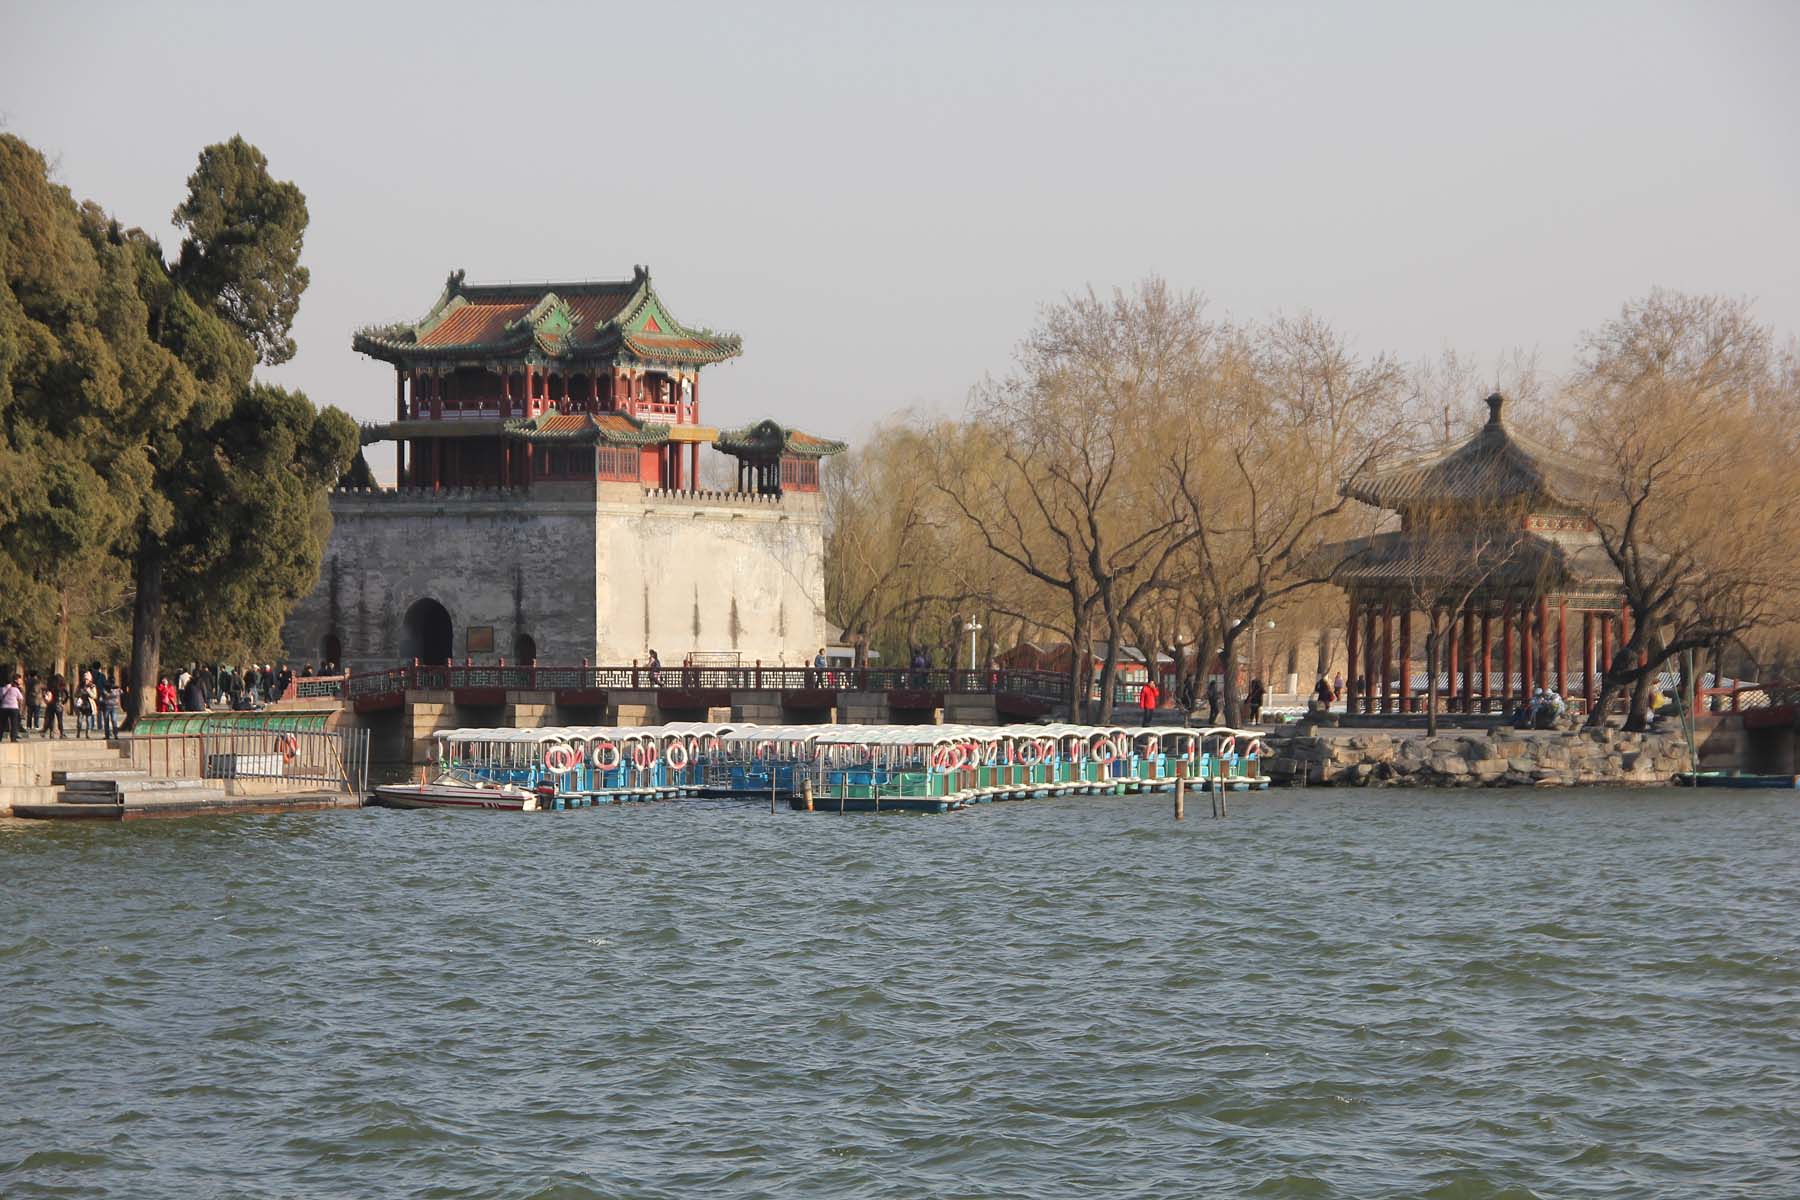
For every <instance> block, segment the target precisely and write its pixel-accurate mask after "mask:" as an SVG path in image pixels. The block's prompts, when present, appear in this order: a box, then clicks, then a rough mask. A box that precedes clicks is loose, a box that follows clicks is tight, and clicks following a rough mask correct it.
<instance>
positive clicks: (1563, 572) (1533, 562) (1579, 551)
mask: <svg viewBox="0 0 1800 1200" xmlns="http://www.w3.org/2000/svg"><path fill="white" fill-rule="evenodd" d="M1321 553H1322V554H1324V555H1326V556H1328V557H1330V558H1332V559H1337V558H1339V557H1341V558H1342V559H1343V560H1344V563H1345V565H1344V567H1343V568H1342V569H1341V570H1340V571H1339V572H1338V575H1337V583H1338V584H1339V585H1340V586H1343V587H1347V588H1358V587H1360V588H1377V589H1378V588H1381V587H1384V586H1393V587H1405V588H1409V589H1418V588H1423V589H1425V590H1429V589H1430V588H1431V587H1432V586H1433V585H1434V584H1435V583H1438V582H1441V583H1442V584H1443V585H1444V586H1445V587H1446V588H1449V587H1452V586H1460V585H1463V584H1467V583H1470V582H1473V581H1476V580H1479V584H1480V590H1482V591H1487V592H1505V591H1528V592H1531V593H1534V594H1536V593H1542V592H1581V591H1599V592H1607V593H1611V592H1616V591H1617V590H1618V589H1619V572H1618V570H1617V568H1615V567H1614V566H1613V564H1612V560H1611V559H1610V558H1608V557H1607V555H1606V551H1605V549H1604V547H1602V546H1601V544H1600V540H1599V538H1598V537H1597V536H1595V535H1594V534H1592V533H1583V532H1570V533H1540V532H1535V531H1531V530H1526V529H1518V528H1502V529H1495V528H1491V527H1490V528H1486V529H1482V528H1471V529H1457V530H1447V529H1438V530H1433V531H1430V532H1420V531H1417V530H1399V529H1397V530H1392V531H1390V532H1387V533H1378V534H1375V535H1373V536H1371V537H1364V538H1354V539H1352V540H1350V541H1347V542H1338V543H1336V544H1334V545H1332V546H1329V547H1325V548H1324V549H1323V550H1322V551H1321Z"/></svg>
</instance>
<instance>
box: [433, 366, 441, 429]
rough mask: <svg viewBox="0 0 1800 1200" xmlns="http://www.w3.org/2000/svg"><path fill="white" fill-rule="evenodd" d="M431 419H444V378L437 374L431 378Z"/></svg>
mask: <svg viewBox="0 0 1800 1200" xmlns="http://www.w3.org/2000/svg"><path fill="white" fill-rule="evenodd" d="M431 419H432V420H434V421H441V420H443V419H444V377H443V376H442V375H439V374H437V373H436V372H433V373H432V376H431Z"/></svg>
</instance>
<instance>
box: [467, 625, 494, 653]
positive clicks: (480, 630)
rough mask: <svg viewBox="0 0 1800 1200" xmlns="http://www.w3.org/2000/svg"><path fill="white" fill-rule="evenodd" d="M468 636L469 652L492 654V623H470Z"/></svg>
mask: <svg viewBox="0 0 1800 1200" xmlns="http://www.w3.org/2000/svg"><path fill="white" fill-rule="evenodd" d="M468 636H469V653H470V654H492V653H493V652H494V627H493V626H492V625H471V626H469V635H468Z"/></svg>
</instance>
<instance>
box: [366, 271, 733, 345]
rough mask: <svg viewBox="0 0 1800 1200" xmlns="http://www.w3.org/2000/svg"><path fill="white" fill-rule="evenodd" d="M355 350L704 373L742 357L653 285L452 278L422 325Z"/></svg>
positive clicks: (638, 279)
mask: <svg viewBox="0 0 1800 1200" xmlns="http://www.w3.org/2000/svg"><path fill="white" fill-rule="evenodd" d="M350 344H351V346H352V348H353V349H355V350H357V351H359V352H360V353H363V354H367V355H369V356H370V357H371V358H378V359H381V360H383V361H385V362H393V363H398V364H402V365H407V364H412V363H418V362H444V361H453V362H466V361H469V360H496V359H498V360H513V361H533V362H549V361H565V360H566V361H580V362H608V363H611V362H634V363H638V362H641V363H649V364H657V365H665V366H702V365H705V364H707V363H714V362H720V361H722V360H724V359H727V358H734V357H736V356H737V355H739V354H741V353H743V342H742V339H740V338H739V337H738V336H737V335H736V334H722V333H714V332H712V331H711V330H706V329H694V328H690V327H688V326H686V325H683V324H681V323H680V322H679V321H677V320H676V319H675V317H674V316H673V315H672V314H671V313H670V312H669V310H668V308H667V307H666V306H665V305H664V304H663V302H662V299H661V297H659V296H658V295H657V294H656V290H655V289H654V288H653V287H651V285H650V269H649V268H648V267H637V268H635V269H634V271H633V273H632V276H631V278H630V279H621V280H587V281H579V282H570V283H498V284H472V283H465V282H464V279H463V272H461V271H455V272H452V273H451V275H450V277H449V279H448V280H446V281H445V283H444V290H443V293H442V294H441V295H439V296H438V298H437V302H436V303H434V304H433V305H432V306H431V311H430V312H428V313H426V314H425V316H424V317H422V318H420V319H419V320H418V321H415V322H412V323H410V324H408V323H400V324H396V325H383V326H374V327H370V328H368V329H364V330H361V331H359V332H358V333H357V334H356V335H355V336H354V337H352V338H351V341H350Z"/></svg>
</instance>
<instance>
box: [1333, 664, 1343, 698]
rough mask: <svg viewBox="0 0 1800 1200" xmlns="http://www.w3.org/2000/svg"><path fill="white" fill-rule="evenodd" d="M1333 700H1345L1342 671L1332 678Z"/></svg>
mask: <svg viewBox="0 0 1800 1200" xmlns="http://www.w3.org/2000/svg"><path fill="white" fill-rule="evenodd" d="M1331 698H1332V699H1333V700H1342V699H1343V698H1344V673H1343V672H1342V671H1339V672H1338V673H1337V674H1335V675H1333V676H1332V677H1331Z"/></svg>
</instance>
